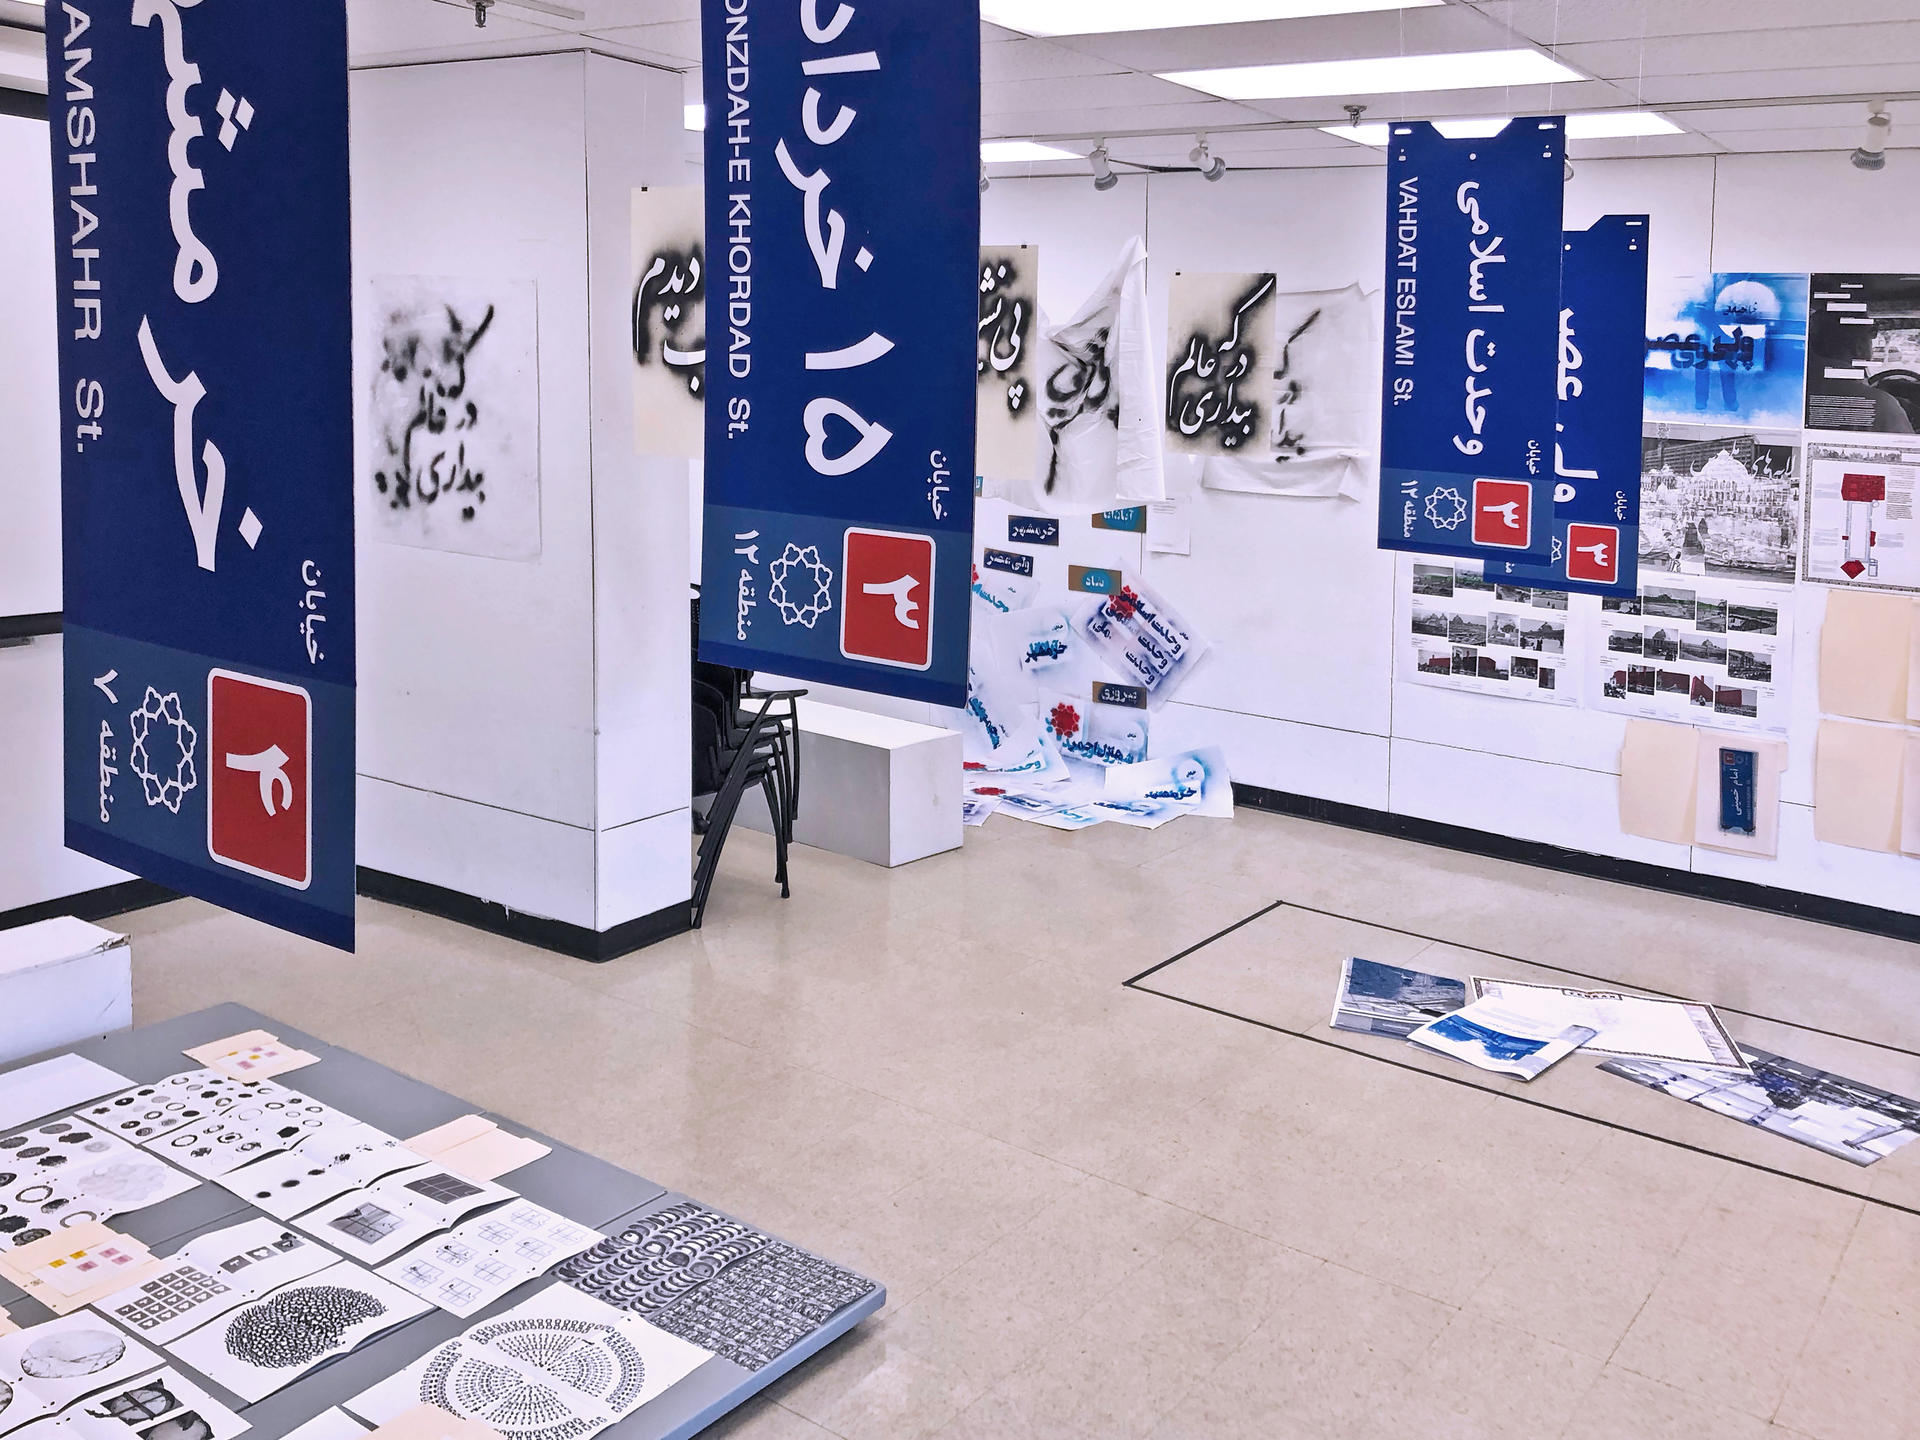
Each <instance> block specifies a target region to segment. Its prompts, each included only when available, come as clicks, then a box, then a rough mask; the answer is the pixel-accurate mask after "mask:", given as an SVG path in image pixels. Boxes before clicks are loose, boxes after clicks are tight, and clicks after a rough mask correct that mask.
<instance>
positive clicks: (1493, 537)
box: [1473, 480, 1533, 550]
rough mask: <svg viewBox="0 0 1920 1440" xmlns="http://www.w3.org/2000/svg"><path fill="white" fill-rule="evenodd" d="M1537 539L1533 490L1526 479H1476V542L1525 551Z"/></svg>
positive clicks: (1474, 535) (1474, 536)
mask: <svg viewBox="0 0 1920 1440" xmlns="http://www.w3.org/2000/svg"><path fill="white" fill-rule="evenodd" d="M1532 538H1533V489H1532V487H1531V486H1529V485H1528V484H1527V483H1526V481H1524V480H1476V481H1474V482H1473V543H1474V544H1476V545H1497V546H1499V547H1501V548H1502V549H1506V550H1524V549H1526V548H1527V546H1528V544H1529V543H1530V542H1531V541H1532Z"/></svg>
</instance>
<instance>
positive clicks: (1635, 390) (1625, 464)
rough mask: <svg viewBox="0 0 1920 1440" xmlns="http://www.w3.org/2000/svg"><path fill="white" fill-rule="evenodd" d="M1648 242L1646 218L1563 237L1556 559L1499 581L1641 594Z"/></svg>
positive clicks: (1516, 569)
mask: <svg viewBox="0 0 1920 1440" xmlns="http://www.w3.org/2000/svg"><path fill="white" fill-rule="evenodd" d="M1647 233H1648V229H1647V217H1646V216H1644V215H1603V216H1601V217H1600V219H1598V220H1596V221H1595V222H1594V223H1593V225H1592V227H1591V228H1589V229H1586V230H1569V231H1568V232H1567V234H1566V238H1565V241H1564V242H1563V243H1564V245H1565V250H1564V252H1563V254H1564V263H1563V266H1562V269H1561V273H1560V360H1559V364H1558V366H1557V367H1556V369H1555V375H1556V377H1557V383H1558V387H1559V388H1558V394H1557V399H1558V401H1559V405H1558V409H1557V412H1556V413H1557V414H1558V416H1559V418H1558V420H1557V421H1556V422H1555V424H1554V435H1553V522H1552V527H1553V528H1552V531H1551V539H1552V544H1553V553H1552V555H1551V556H1550V557H1549V559H1548V562H1547V563H1546V564H1545V565H1531V564H1523V563H1517V562H1514V561H1507V562H1504V563H1501V562H1494V561H1489V562H1488V565H1487V573H1488V574H1489V575H1492V576H1494V577H1495V578H1496V579H1504V580H1511V581H1512V582H1513V583H1514V584H1517V585H1531V586H1533V587H1534V588H1535V589H1542V588H1546V589H1553V590H1574V591H1579V592H1581V593H1583V594H1588V595H1632V594H1634V593H1635V592H1636V590H1637V589H1638V587H1639V583H1640V397H1641V382H1642V363H1643V360H1644V357H1645V353H1646V344H1645V340H1644V338H1643V337H1642V335H1641V333H1640V330H1641V325H1640V316H1641V315H1642V314H1643V313H1645V310H1646V298H1647Z"/></svg>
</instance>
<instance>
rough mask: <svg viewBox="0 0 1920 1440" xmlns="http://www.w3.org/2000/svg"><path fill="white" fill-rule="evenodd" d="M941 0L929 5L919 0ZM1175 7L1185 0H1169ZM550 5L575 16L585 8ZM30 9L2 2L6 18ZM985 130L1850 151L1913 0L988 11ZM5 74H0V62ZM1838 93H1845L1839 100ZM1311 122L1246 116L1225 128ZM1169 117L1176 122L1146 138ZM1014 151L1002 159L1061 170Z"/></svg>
mask: <svg viewBox="0 0 1920 1440" xmlns="http://www.w3.org/2000/svg"><path fill="white" fill-rule="evenodd" d="M928 3H938V0H928ZM1166 4H1167V12H1168V13H1169V14H1178V13H1179V9H1180V0H1166ZM348 9H349V15H350V19H351V37H352V51H353V60H354V63H355V64H356V65H361V66H371V65H383V64H395V63H408V62H415V61H421V60H431V59H445V58H453V57H467V56H482V55H489V54H516V53H526V52H528V51H532V50H549V49H565V48H574V47H578V46H580V45H581V44H582V43H585V44H588V45H591V46H592V47H594V48H596V49H599V50H602V51H604V52H605V53H608V54H613V55H619V56H623V57H626V58H629V59H633V60H638V61H643V62H645V63H648V64H653V65H658V66H661V67H664V68H667V69H672V70H678V71H686V70H689V69H693V68H696V67H697V66H698V65H699V63H700V57H699V50H700V27H699V10H700V0H524V3H516V0H496V3H495V5H494V8H493V9H492V11H491V14H490V16H489V20H488V23H487V26H486V28H485V29H478V28H476V27H475V25H474V22H473V14H472V11H471V8H470V7H466V8H463V7H462V6H461V5H456V4H452V3H447V0H349V4H348ZM553 11H573V12H584V18H582V19H577V20H576V19H572V18H569V16H567V15H565V14H560V13H551V12H553ZM30 13H32V12H31V10H30V9H29V7H27V6H25V5H22V4H21V3H19V0H0V21H6V20H9V19H11V20H16V21H17V20H20V19H23V18H24V16H25V15H26V14H30ZM982 30H983V35H982V38H983V56H984V77H985V90H984V94H983V97H982V113H983V118H984V131H985V134H986V136H987V137H988V138H1004V139H1036V140H1042V141H1048V142H1051V143H1054V144H1056V145H1059V146H1060V147H1061V148H1063V149H1067V150H1071V151H1076V152H1080V153H1084V152H1085V151H1087V150H1090V149H1091V148H1092V147H1093V144H1094V142H1095V140H1096V139H1098V138H1100V137H1102V136H1106V137H1108V141H1109V148H1110V150H1111V152H1112V154H1113V157H1114V160H1115V161H1116V162H1124V163H1129V164H1134V165H1142V166H1181V165H1184V164H1185V163H1186V155H1187V151H1188V150H1190V149H1191V148H1192V146H1193V135H1192V132H1193V131H1195V130H1199V129H1207V130H1209V131H1210V132H1211V138H1212V144H1213V149H1214V151H1215V153H1216V154H1220V155H1223V156H1225V157H1226V159H1227V160H1228V161H1229V162H1230V163H1231V164H1232V165H1233V166H1234V167H1235V168H1251V167H1285V166H1314V165H1373V164H1378V163H1380V152H1379V151H1378V150H1377V149H1374V148H1372V147H1369V146H1366V145H1362V144H1358V143H1355V142H1353V141H1350V140H1345V139H1341V138H1339V137H1337V136H1332V135H1327V134H1324V133H1322V132H1321V131H1320V130H1318V129H1316V128H1312V127H1313V126H1317V125H1323V124H1338V123H1344V122H1345V120H1346V118H1347V116H1346V112H1345V110H1344V108H1343V107H1344V106H1345V105H1347V104H1359V105H1365V106H1366V107H1367V109H1366V118H1367V119H1369V120H1387V119H1394V118H1398V117H1401V116H1426V117H1443V116H1483V115H1501V114H1525V113H1537V112H1543V111H1554V112H1569V111H1586V110H1655V111H1660V112H1662V113H1664V114H1666V115H1667V116H1668V118H1670V119H1671V120H1673V121H1674V122H1675V123H1676V124H1678V125H1679V126H1680V127H1681V129H1682V132H1683V133H1681V134H1678V135H1660V136H1639V137H1629V138H1623V139H1613V140H1576V141H1573V142H1571V144H1570V146H1569V150H1570V153H1571V154H1572V155H1573V156H1574V158H1575V159H1581V158H1594V157H1600V156H1615V155H1715V154H1726V153H1753V152H1767V151H1798V150H1837V151H1846V150H1851V149H1852V148H1853V146H1855V145H1856V144H1858V143H1859V139H1860V134H1861V128H1862V127H1861V121H1862V119H1863V118H1864V115H1865V110H1866V105H1865V100H1866V98H1868V97H1878V96H1904V95H1920V0H1446V3H1445V4H1441V5H1434V6H1427V7H1422V8H1416V9H1405V10H1388V11H1378V12H1373V13H1364V14H1353V15H1334V16H1323V17H1317V18H1308V19H1295V20H1278V21H1263V22H1254V23H1249V24H1237V25H1213V26H1201V27H1195V28H1184V29H1165V30H1142V31H1128V32H1122V33H1117V34H1103V35H1082V36H1065V37H1058V38H1054V39H1034V38H1030V37H1027V36H1023V35H1021V34H1019V33H1018V32H1016V31H1012V30H1006V29H1002V28H999V27H997V26H993V25H987V26H983V27H982ZM1513 47H1529V48H1533V49H1537V50H1539V51H1541V52H1543V53H1545V54H1549V55H1551V56H1552V57H1553V58H1555V59H1557V60H1559V61H1560V62H1562V63H1563V64H1565V65H1567V66H1569V67H1571V68H1572V69H1573V70H1575V71H1577V72H1579V74H1580V76H1581V77H1583V78H1580V79H1576V80H1572V81H1568V82H1565V83H1561V84H1555V85H1531V86H1525V87H1517V88H1512V89H1492V90H1485V89H1483V90H1458V91H1436V92H1423V93H1417V94H1388V95H1338V96H1328V97H1324V98H1317V99H1296V100H1240V101H1229V100H1220V99H1215V98H1213V97H1212V96H1210V95H1207V94H1204V93H1202V92H1200V91H1198V90H1195V89H1190V88H1187V87H1185V86H1181V85H1177V84H1174V83H1172V82H1170V81H1167V80H1164V79H1161V78H1159V77H1160V75H1162V74H1165V73H1167V72H1174V71H1189V70H1199V69H1206V68H1212V67H1225V66H1243V65H1258V64H1274V63H1284V62H1294V61H1306V60H1337V59H1346V58H1350V57H1356V56H1384V55H1401V54H1434V53H1443V52H1450V51H1463V50H1492V49H1506V48H1513ZM0 83H5V77H4V76H3V75H0ZM1835 97H1846V98H1835ZM1889 108H1890V109H1891V110H1892V112H1893V114H1894V117H1895V126H1894V146H1895V147H1896V148H1901V147H1911V146H1920V99H1914V100H1907V101H1904V102H1903V101H1900V100H1895V101H1894V102H1893V103H1892V104H1891V105H1890V106H1889ZM1276 122H1279V123H1281V124H1289V125H1293V126H1297V127H1304V128H1293V129H1284V128H1267V129H1256V130H1233V129H1231V128H1229V127H1234V126H1269V127H1271V126H1274V125H1275V124H1276ZM1156 130H1164V131H1173V132H1178V133H1173V134H1167V135H1152V134H1141V133H1140V132H1143V131H1145V132H1150V131H1156ZM1082 168H1084V166H1083V165H1082V164H1081V162H1078V161H1061V162H1053V163H1046V162H1016V163H1013V164H1008V165H997V166H994V167H993V173H995V174H996V175H1000V174H1005V175H1013V174H1023V173H1034V174H1049V173H1070V172H1072V171H1073V170H1075V169H1082Z"/></svg>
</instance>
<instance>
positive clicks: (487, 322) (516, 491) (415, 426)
mask: <svg viewBox="0 0 1920 1440" xmlns="http://www.w3.org/2000/svg"><path fill="white" fill-rule="evenodd" d="M372 286H373V315H374V335H373V343H374V345H375V347H376V348H375V350H374V353H373V356H372V360H373V366H374V373H373V382H372V389H371V392H370V393H369V395H368V397H367V412H366V424H365V426H364V427H363V434H364V439H363V441H362V443H363V445H364V446H365V449H366V459H365V461H364V462H363V463H364V466H365V471H364V474H365V478H364V480H363V482H362V487H361V500H362V509H363V510H364V513H365V516H366V521H367V524H368V526H369V527H370V529H371V531H372V534H373V536H374V538H376V539H379V540H386V541H390V542H392V543H393V544H396V545H414V546H418V547H421V548H423V549H428V550H446V551H452V552H454V553H457V554H462V555H485V556H491V557H492V558H494V559H498V560H533V559H537V558H538V557H539V554H540V340H539V336H540V330H539V313H538V303H537V297H536V292H535V288H534V283H533V282H532V281H531V280H463V279H446V278H437V277H428V276H386V277H381V278H378V279H375V280H374V281H373V282H372Z"/></svg>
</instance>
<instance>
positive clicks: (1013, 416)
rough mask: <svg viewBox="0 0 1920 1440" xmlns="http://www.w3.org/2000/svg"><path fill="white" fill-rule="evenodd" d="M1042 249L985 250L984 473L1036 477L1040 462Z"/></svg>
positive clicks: (980, 368) (979, 465)
mask: <svg viewBox="0 0 1920 1440" xmlns="http://www.w3.org/2000/svg"><path fill="white" fill-rule="evenodd" d="M1039 326H1040V251H1039V249H1038V247H1036V246H1033V245H1000V246H987V247H983V248H982V249H981V251H980V321H979V329H978V330H977V332H976V334H977V336H978V339H977V342H976V343H977V347H978V354H977V356H976V358H975V360H974V366H975V374H976V376H977V378H978V383H979V390H980V395H979V420H978V431H979V442H978V447H977V448H978V458H977V459H976V460H975V462H974V469H975V471H976V473H978V474H981V475H986V476H990V477H992V478H994V479H996V480H1013V481H1029V482H1030V481H1031V480H1032V479H1033V475H1034V471H1035V469H1036V468H1037V466H1038V464H1039V441H1040V409H1041V392H1040V385H1039V383H1038V382H1039V376H1038V373H1037V372H1038V368H1039V364H1038V355H1037V347H1038V342H1039Z"/></svg>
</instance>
